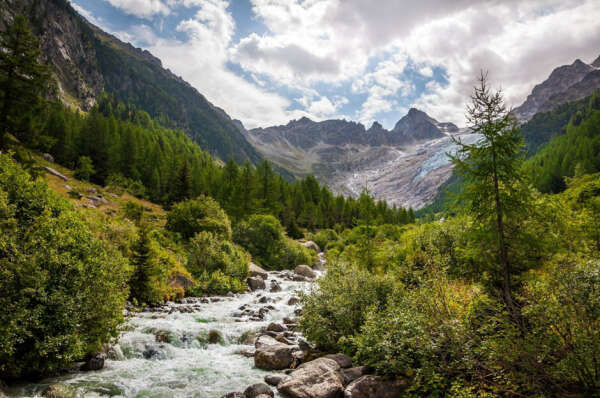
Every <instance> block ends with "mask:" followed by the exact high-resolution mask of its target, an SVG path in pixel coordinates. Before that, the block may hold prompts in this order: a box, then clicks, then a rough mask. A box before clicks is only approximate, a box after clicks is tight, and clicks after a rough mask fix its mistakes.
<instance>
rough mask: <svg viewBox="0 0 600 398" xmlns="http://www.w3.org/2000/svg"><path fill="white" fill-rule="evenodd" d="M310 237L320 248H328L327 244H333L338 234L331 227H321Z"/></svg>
mask: <svg viewBox="0 0 600 398" xmlns="http://www.w3.org/2000/svg"><path fill="white" fill-rule="evenodd" d="M310 239H311V240H312V241H313V242H315V243H316V244H317V245H319V248H320V249H321V250H326V249H328V248H329V244H330V243H331V244H333V243H335V242H337V241H338V239H339V236H338V234H337V232H335V231H334V230H333V229H322V230H320V231H319V232H317V233H316V234H312V235H311V236H310Z"/></svg>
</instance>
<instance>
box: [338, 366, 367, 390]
mask: <svg viewBox="0 0 600 398" xmlns="http://www.w3.org/2000/svg"><path fill="white" fill-rule="evenodd" d="M367 372H368V368H367V367H366V366H357V367H354V368H348V369H342V370H341V373H342V377H343V378H344V385H348V384H350V383H351V382H353V381H354V380H356V379H358V378H359V377H361V376H364V375H366V374H367Z"/></svg>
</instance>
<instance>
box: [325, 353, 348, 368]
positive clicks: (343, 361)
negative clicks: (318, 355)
mask: <svg viewBox="0 0 600 398" xmlns="http://www.w3.org/2000/svg"><path fill="white" fill-rule="evenodd" d="M323 358H329V359H333V360H334V361H336V362H337V363H338V365H340V368H349V367H350V366H352V359H351V358H350V357H349V356H348V355H345V354H342V353H341V352H340V353H337V354H328V355H325V356H324V357H323Z"/></svg>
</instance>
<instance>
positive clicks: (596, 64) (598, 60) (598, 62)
mask: <svg viewBox="0 0 600 398" xmlns="http://www.w3.org/2000/svg"><path fill="white" fill-rule="evenodd" d="M592 66H593V67H594V68H600V56H599V57H598V58H596V60H595V61H594V62H592Z"/></svg>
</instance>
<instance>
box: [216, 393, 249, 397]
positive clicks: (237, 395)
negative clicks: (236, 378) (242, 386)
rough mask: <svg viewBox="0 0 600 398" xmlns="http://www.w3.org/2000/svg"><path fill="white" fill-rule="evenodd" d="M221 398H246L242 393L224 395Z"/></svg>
mask: <svg viewBox="0 0 600 398" xmlns="http://www.w3.org/2000/svg"><path fill="white" fill-rule="evenodd" d="M221 398H246V396H245V395H244V394H242V393H241V392H230V393H229V394H225V395H223V396H222V397H221Z"/></svg>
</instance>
